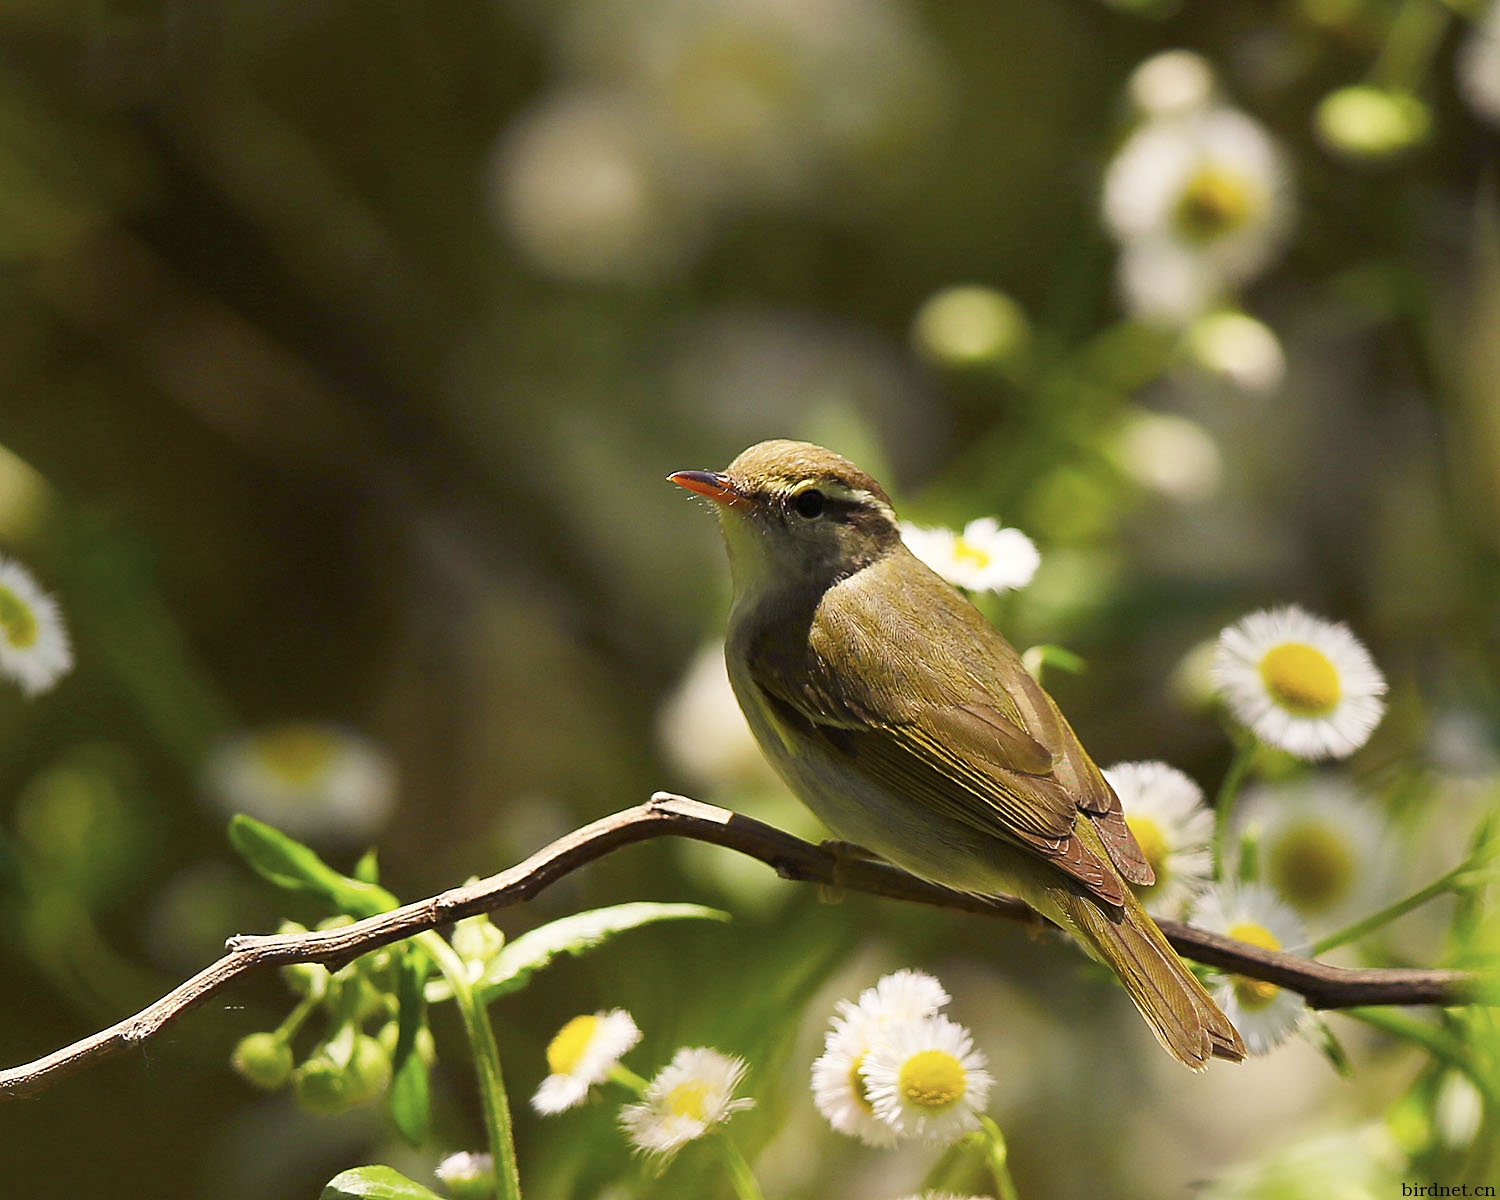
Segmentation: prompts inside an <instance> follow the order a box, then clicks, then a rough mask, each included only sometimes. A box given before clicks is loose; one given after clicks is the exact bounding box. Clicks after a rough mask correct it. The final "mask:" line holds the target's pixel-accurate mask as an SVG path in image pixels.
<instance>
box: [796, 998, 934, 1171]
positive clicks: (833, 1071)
mask: <svg viewBox="0 0 1500 1200" xmlns="http://www.w3.org/2000/svg"><path fill="white" fill-rule="evenodd" d="M948 1000H949V996H948V993H947V992H946V991H945V990H944V989H943V985H942V984H941V983H939V982H938V981H937V980H936V979H934V978H933V977H932V976H931V975H928V974H925V973H924V972H922V971H912V970H901V971H897V972H895V973H894V974H891V975H887V976H885V977H884V978H883V979H881V980H879V982H877V983H876V984H875V986H874V987H872V988H866V989H865V990H864V991H863V992H862V993H860V997H859V1000H858V1001H857V1002H851V1001H848V1000H840V1001H839V1003H838V1015H837V1016H836V1017H834V1019H833V1028H832V1029H830V1030H829V1031H828V1034H827V1036H826V1038H825V1039H824V1044H823V1045H824V1049H823V1053H822V1054H821V1055H819V1056H818V1058H817V1060H816V1061H815V1062H814V1063H813V1065H812V1092H813V1103H814V1104H816V1105H817V1106H818V1111H819V1112H820V1113H822V1114H823V1116H824V1117H826V1118H827V1120H828V1123H829V1124H830V1125H832V1126H833V1127H834V1128H835V1129H836V1130H838V1131H839V1132H840V1133H843V1134H847V1135H848V1136H849V1137H853V1138H858V1139H859V1140H860V1141H862V1142H864V1143H865V1145H867V1146H893V1145H895V1144H896V1141H897V1134H896V1130H895V1128H894V1127H893V1126H891V1125H889V1124H887V1123H886V1122H885V1121H882V1120H880V1119H878V1118H877V1117H876V1116H875V1107H874V1105H873V1104H871V1102H870V1097H869V1095H868V1094H867V1092H866V1088H865V1080H864V1077H863V1075H862V1074H861V1073H860V1072H861V1070H862V1068H863V1066H864V1062H865V1056H866V1055H867V1054H869V1052H870V1048H871V1046H873V1045H874V1044H875V1042H876V1041H877V1040H879V1038H880V1037H881V1036H882V1035H883V1034H884V1033H886V1032H887V1031H889V1030H890V1029H893V1028H895V1027H896V1026H898V1025H902V1024H910V1023H914V1022H918V1021H922V1020H925V1019H926V1018H928V1017H931V1016H933V1015H934V1014H935V1013H936V1012H937V1010H938V1009H940V1008H942V1007H943V1005H945V1004H947V1003H948Z"/></svg>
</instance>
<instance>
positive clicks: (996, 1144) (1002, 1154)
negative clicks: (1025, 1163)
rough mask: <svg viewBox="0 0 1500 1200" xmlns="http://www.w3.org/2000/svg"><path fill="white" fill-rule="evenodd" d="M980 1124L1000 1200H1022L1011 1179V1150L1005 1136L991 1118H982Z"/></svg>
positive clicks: (986, 1154) (987, 1157)
mask: <svg viewBox="0 0 1500 1200" xmlns="http://www.w3.org/2000/svg"><path fill="white" fill-rule="evenodd" d="M979 1124H980V1125H981V1127H983V1129H984V1132H985V1135H986V1139H985V1141H986V1145H985V1158H986V1160H987V1161H988V1162H989V1165H990V1173H991V1174H992V1175H994V1177H995V1190H996V1191H997V1192H999V1194H1000V1198H999V1200H1020V1193H1019V1192H1017V1191H1016V1181H1015V1180H1014V1179H1012V1178H1011V1177H1010V1150H1009V1149H1008V1148H1007V1147H1006V1145H1005V1135H1004V1134H1003V1133H1001V1132H1000V1126H998V1125H996V1124H995V1122H994V1121H992V1120H991V1119H990V1118H989V1117H985V1116H981V1117H980V1118H979Z"/></svg>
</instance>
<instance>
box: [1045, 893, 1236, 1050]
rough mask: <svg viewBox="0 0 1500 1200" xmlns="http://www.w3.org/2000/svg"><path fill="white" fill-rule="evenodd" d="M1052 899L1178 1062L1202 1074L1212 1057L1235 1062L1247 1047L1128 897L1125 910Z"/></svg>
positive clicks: (1076, 897)
mask: <svg viewBox="0 0 1500 1200" xmlns="http://www.w3.org/2000/svg"><path fill="white" fill-rule="evenodd" d="M1051 892H1052V894H1051V897H1050V899H1052V900H1053V901H1055V903H1056V905H1057V907H1058V908H1059V909H1061V910H1062V912H1063V914H1064V915H1065V916H1066V917H1067V918H1068V922H1069V924H1070V925H1071V926H1072V930H1073V932H1074V933H1076V934H1077V935H1078V937H1079V939H1080V940H1081V941H1082V942H1083V943H1084V945H1085V946H1086V947H1087V948H1088V949H1089V950H1090V951H1091V953H1093V954H1094V955H1095V956H1096V957H1098V958H1099V959H1100V960H1101V961H1103V963H1104V964H1105V966H1107V967H1109V968H1110V970H1112V971H1113V972H1114V973H1115V974H1116V975H1118V976H1119V978H1120V982H1121V983H1123V984H1124V985H1125V990H1126V991H1127V992H1128V993H1129V994H1130V998H1131V1000H1133V1001H1134V1002H1135V1006H1136V1008H1138V1009H1140V1012H1141V1015H1142V1016H1143V1017H1145V1018H1146V1023H1147V1024H1148V1025H1150V1026H1151V1031H1152V1032H1153V1033H1154V1034H1156V1040H1157V1041H1159V1042H1160V1043H1161V1044H1162V1045H1163V1046H1164V1047H1165V1048H1166V1050H1167V1052H1168V1053H1170V1054H1171V1055H1172V1057H1173V1058H1175V1059H1177V1061H1178V1062H1180V1063H1182V1064H1183V1065H1184V1066H1187V1067H1191V1068H1192V1069H1193V1070H1195V1071H1201V1070H1202V1069H1203V1068H1204V1067H1205V1066H1207V1065H1208V1060H1209V1059H1210V1058H1225V1059H1229V1060H1230V1061H1231V1062H1238V1061H1240V1060H1241V1059H1242V1058H1244V1057H1245V1043H1244V1042H1243V1041H1242V1040H1241V1039H1240V1035H1239V1031H1238V1030H1236V1029H1235V1027H1234V1026H1233V1025H1232V1024H1231V1023H1230V1021H1229V1018H1228V1017H1226V1016H1225V1015H1224V1014H1223V1012H1221V1011H1220V1010H1219V1006H1218V1005H1217V1004H1215V1003H1214V1001H1213V997H1211V996H1210V995H1209V994H1208V993H1207V992H1206V991H1204V990H1203V985H1202V984H1200V983H1199V982H1198V980H1197V979H1196V978H1195V977H1194V975H1193V973H1192V972H1191V971H1189V970H1188V968H1187V966H1186V965H1185V964H1184V963H1183V961H1182V959H1180V958H1178V957H1177V952H1176V951H1175V950H1173V949H1172V946H1171V944H1170V943H1169V942H1168V941H1167V938H1166V935H1165V934H1163V933H1162V931H1161V930H1160V929H1158V928H1157V926H1156V922H1155V921H1153V920H1152V919H1151V918H1150V917H1149V916H1148V915H1147V914H1146V911H1145V909H1143V908H1142V907H1141V906H1140V902H1139V901H1137V900H1136V899H1135V897H1134V896H1131V895H1128V894H1127V897H1126V901H1125V904H1124V906H1123V907H1121V908H1119V909H1108V910H1107V909H1106V908H1105V907H1104V906H1103V905H1101V904H1100V903H1099V902H1098V901H1094V900H1090V899H1088V898H1087V897H1085V896H1082V895H1080V894H1078V893H1077V892H1075V891H1073V890H1071V889H1067V888H1055V889H1051Z"/></svg>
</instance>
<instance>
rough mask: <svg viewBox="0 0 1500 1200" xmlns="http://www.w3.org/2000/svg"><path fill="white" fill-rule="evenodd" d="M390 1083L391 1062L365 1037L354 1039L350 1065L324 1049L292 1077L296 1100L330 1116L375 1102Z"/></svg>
mask: <svg viewBox="0 0 1500 1200" xmlns="http://www.w3.org/2000/svg"><path fill="white" fill-rule="evenodd" d="M390 1079H391V1060H390V1059H389V1058H388V1057H387V1056H386V1053H385V1051H384V1050H383V1049H381V1046H380V1043H379V1042H377V1041H376V1040H375V1039H374V1038H372V1037H368V1036H366V1035H365V1034H358V1035H356V1036H355V1038H354V1046H353V1050H352V1052H351V1053H350V1056H349V1061H348V1063H347V1064H343V1065H340V1064H339V1063H338V1062H337V1061H336V1060H335V1059H334V1057H333V1056H332V1055H331V1054H330V1053H329V1051H328V1048H327V1047H324V1048H323V1049H321V1050H319V1051H318V1052H317V1053H315V1054H314V1055H313V1056H312V1057H311V1058H309V1059H308V1060H307V1061H306V1062H304V1063H303V1064H302V1065H301V1066H300V1067H298V1068H297V1069H296V1071H295V1072H294V1073H293V1075H292V1082H293V1086H294V1087H295V1088H296V1092H297V1100H298V1102H299V1103H300V1104H301V1105H302V1107H303V1108H305V1109H307V1110H308V1111H309V1112H314V1113H321V1114H324V1115H331V1114H333V1113H341V1112H344V1111H346V1110H347V1109H351V1108H354V1107H355V1106H356V1105H360V1104H364V1103H365V1102H366V1101H368V1100H372V1099H374V1098H375V1097H376V1096H378V1095H379V1094H380V1093H381V1092H383V1091H384V1090H385V1087H386V1085H387V1084H388V1083H389V1082H390Z"/></svg>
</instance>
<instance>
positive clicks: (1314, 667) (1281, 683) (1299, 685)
mask: <svg viewBox="0 0 1500 1200" xmlns="http://www.w3.org/2000/svg"><path fill="white" fill-rule="evenodd" d="M1260 679H1261V682H1262V683H1263V684H1265V686H1266V691H1268V692H1269V693H1270V694H1271V699H1272V700H1274V701H1275V702H1276V703H1277V704H1279V705H1280V706H1281V707H1282V708H1284V709H1286V710H1287V712H1289V713H1292V714H1293V715H1294V716H1298V717H1324V716H1327V715H1328V714H1329V713H1331V712H1332V711H1333V710H1334V708H1335V707H1336V706H1337V705H1338V702H1339V673H1338V670H1337V668H1335V667H1334V665H1333V664H1332V663H1331V662H1329V661H1328V656H1327V655H1326V654H1324V653H1323V652H1322V651H1321V650H1316V649H1314V648H1313V647H1312V646H1309V645H1307V644H1306V643H1304V642H1283V643H1282V644H1281V645H1279V646H1272V647H1271V649H1269V650H1267V651H1266V653H1265V655H1264V656H1263V657H1262V658H1261V660H1260Z"/></svg>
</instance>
